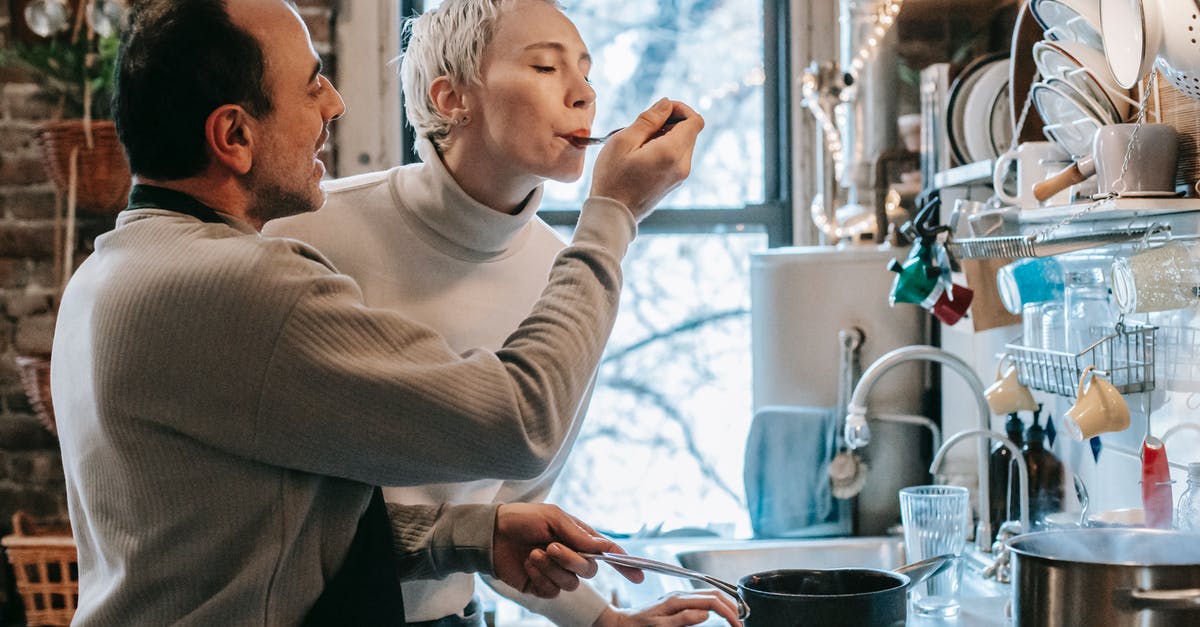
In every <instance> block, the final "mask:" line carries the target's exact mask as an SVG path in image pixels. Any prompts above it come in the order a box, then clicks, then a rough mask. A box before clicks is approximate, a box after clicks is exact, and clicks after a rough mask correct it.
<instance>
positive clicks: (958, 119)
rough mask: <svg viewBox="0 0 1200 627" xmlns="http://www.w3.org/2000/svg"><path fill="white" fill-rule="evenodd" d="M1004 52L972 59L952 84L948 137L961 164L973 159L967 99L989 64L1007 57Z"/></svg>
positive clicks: (948, 113)
mask: <svg viewBox="0 0 1200 627" xmlns="http://www.w3.org/2000/svg"><path fill="white" fill-rule="evenodd" d="M1005 56H1006V55H1005V54H1004V53H1002V52H999V53H993V54H990V55H987V56H983V57H979V58H976V59H974V60H972V61H971V62H970V63H968V64H967V66H966V67H964V68H963V69H962V71H961V72H959V74H958V77H957V78H955V79H954V83H953V84H952V85H950V93H949V96H948V98H947V100H946V139H947V140H949V142H950V151H951V152H952V153H954V158H955V159H956V160H957V161H958V162H959V163H960V164H963V165H965V164H968V163H972V162H973V159H972V158H971V156H970V155H969V154H968V153H967V145H966V130H965V127H964V124H963V118H964V117H965V114H966V105H967V99H968V98H969V97H970V93H971V91H972V89H973V88H974V86H975V83H976V81H978V80H979V77H980V75H981V74H982V72H983V71H984V70H985V69H987V67H988V65H990V64H991V63H993V62H995V61H996V60H997V59H1003V58H1005Z"/></svg>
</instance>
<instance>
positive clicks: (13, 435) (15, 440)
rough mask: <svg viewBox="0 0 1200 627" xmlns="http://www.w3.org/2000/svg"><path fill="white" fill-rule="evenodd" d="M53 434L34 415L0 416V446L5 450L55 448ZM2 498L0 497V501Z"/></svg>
mask: <svg viewBox="0 0 1200 627" xmlns="http://www.w3.org/2000/svg"><path fill="white" fill-rule="evenodd" d="M57 447H58V442H57V440H55V439H54V435H53V434H52V433H50V432H49V431H47V430H46V428H45V427H43V426H42V423H41V422H40V421H38V419H37V418H36V417H35V416H32V415H19V414H14V415H10V416H5V417H2V418H0V448H3V449H4V450H6V451H10V452H11V451H37V450H45V449H51V448H57ZM3 502H4V499H3V498H2V497H0V503H3Z"/></svg>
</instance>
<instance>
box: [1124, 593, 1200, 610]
mask: <svg viewBox="0 0 1200 627" xmlns="http://www.w3.org/2000/svg"><path fill="white" fill-rule="evenodd" d="M1116 592H1117V600H1118V602H1120V604H1121V605H1122V606H1126V607H1128V608H1129V609H1133V610H1200V588H1188V589H1182V590H1143V589H1141V588H1126V589H1123V590H1117V591H1116Z"/></svg>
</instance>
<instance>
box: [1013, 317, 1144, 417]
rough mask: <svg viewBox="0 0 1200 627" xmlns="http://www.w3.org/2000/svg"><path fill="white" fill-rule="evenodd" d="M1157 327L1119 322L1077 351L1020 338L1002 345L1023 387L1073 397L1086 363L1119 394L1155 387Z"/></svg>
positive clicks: (1086, 365)
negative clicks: (1032, 343)
mask: <svg viewBox="0 0 1200 627" xmlns="http://www.w3.org/2000/svg"><path fill="white" fill-rule="evenodd" d="M1157 330H1158V327H1156V326H1153V325H1148V324H1142V323H1136V322H1118V323H1117V325H1116V327H1115V329H1113V332H1112V333H1111V334H1110V335H1107V336H1105V337H1104V338H1103V339H1100V340H1098V341H1097V342H1096V343H1094V344H1092V345H1091V346H1088V347H1087V348H1085V349H1084V350H1083V351H1081V352H1079V353H1066V352H1061V351H1053V350H1047V349H1043V348H1031V347H1028V346H1024V345H1022V344H1021V343H1020V341H1019V340H1014V341H1013V342H1010V343H1008V344H1006V345H1005V349H1006V350H1007V351H1008V353H1009V355H1011V356H1012V361H1013V363H1014V364H1015V365H1016V367H1017V378H1018V379H1019V380H1020V381H1021V383H1023V384H1025V386H1026V387H1029V388H1032V389H1035V390H1041V391H1042V392H1050V393H1051V394H1058V395H1059V396H1067V397H1071V398H1074V397H1075V395H1076V393H1077V391H1078V387H1079V378H1080V377H1081V376H1082V375H1083V370H1084V369H1085V368H1087V367H1088V366H1095V367H1096V370H1097V373H1096V374H1099V375H1101V376H1103V377H1104V378H1105V379H1107V380H1108V381H1109V382H1110V383H1112V384H1113V386H1114V387H1116V388H1117V391H1119V392H1121V393H1122V394H1131V393H1134V392H1149V391H1151V390H1153V389H1154V349H1155V345H1154V342H1155V332H1156V331H1157Z"/></svg>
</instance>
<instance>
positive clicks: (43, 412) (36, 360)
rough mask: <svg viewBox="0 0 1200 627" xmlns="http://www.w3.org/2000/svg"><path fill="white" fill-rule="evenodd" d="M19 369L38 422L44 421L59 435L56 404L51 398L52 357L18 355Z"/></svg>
mask: <svg viewBox="0 0 1200 627" xmlns="http://www.w3.org/2000/svg"><path fill="white" fill-rule="evenodd" d="M17 368H19V369H20V371H21V385H22V386H24V388H25V395H26V396H28V397H29V404H30V405H33V410H34V411H36V412H37V417H38V420H41V421H42V424H43V425H45V427H46V428H47V429H49V430H50V433H53V434H55V435H58V425H57V424H55V422H54V402H53V401H52V400H51V398H50V357H49V356H38V355H18V356H17Z"/></svg>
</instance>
